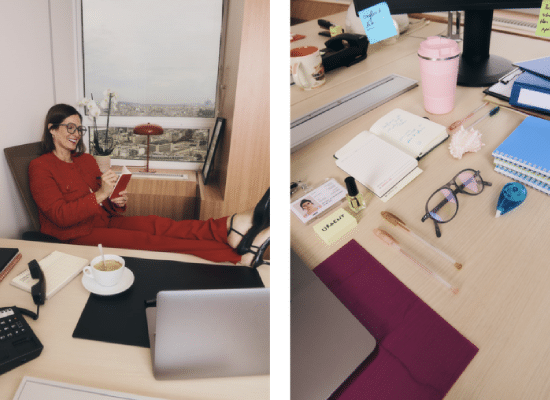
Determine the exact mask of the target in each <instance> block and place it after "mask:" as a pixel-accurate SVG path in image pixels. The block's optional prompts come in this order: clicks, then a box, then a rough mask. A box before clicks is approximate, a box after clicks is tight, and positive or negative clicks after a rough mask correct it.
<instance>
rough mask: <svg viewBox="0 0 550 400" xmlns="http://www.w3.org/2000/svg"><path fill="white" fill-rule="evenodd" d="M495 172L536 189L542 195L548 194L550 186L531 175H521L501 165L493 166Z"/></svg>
mask: <svg viewBox="0 0 550 400" xmlns="http://www.w3.org/2000/svg"><path fill="white" fill-rule="evenodd" d="M495 171H496V172H498V173H499V174H502V175H504V176H507V177H508V178H512V179H514V180H516V181H518V182H521V183H523V184H525V185H528V186H531V187H532V188H534V189H537V190H539V191H541V192H543V193H546V194H550V185H549V184H547V183H545V182H542V181H540V180H538V179H536V178H534V177H532V176H531V175H528V174H522V173H521V172H519V171H517V170H515V169H511V168H506V167H503V166H502V165H495Z"/></svg>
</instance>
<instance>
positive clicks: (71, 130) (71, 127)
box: [59, 122, 88, 136]
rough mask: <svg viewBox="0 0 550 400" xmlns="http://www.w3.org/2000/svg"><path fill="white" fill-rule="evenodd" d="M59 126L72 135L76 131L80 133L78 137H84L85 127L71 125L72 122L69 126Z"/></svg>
mask: <svg viewBox="0 0 550 400" xmlns="http://www.w3.org/2000/svg"><path fill="white" fill-rule="evenodd" d="M59 126H66V127H67V132H69V133H71V134H72V133H74V132H75V131H78V133H80V136H82V135H84V134H85V133H86V132H87V131H88V129H87V128H86V127H85V126H82V125H81V126H77V125H76V124H73V123H72V122H71V123H69V124H59Z"/></svg>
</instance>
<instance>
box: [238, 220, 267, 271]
mask: <svg viewBox="0 0 550 400" xmlns="http://www.w3.org/2000/svg"><path fill="white" fill-rule="evenodd" d="M235 215H236V214H233V215H232V216H231V220H230V222H229V232H228V234H229V233H231V232H235V233H236V234H237V235H239V236H242V237H243V238H244V236H245V235H243V234H242V233H241V232H239V231H238V230H236V229H235V228H233V218H234V217H235ZM270 239H271V238H270V237H269V238H267V240H266V241H265V242H263V243H262V244H261V246H255V245H253V244H251V245H250V247H249V248H248V250H247V251H246V253H252V254H254V258H253V259H252V263H251V264H250V266H251V267H252V268H258V267H259V266H260V265H263V264H266V265H270V264H269V261H265V260H264V253H265V251H266V250H267V248H268V247H269V243H270ZM252 249H255V251H254V250H252Z"/></svg>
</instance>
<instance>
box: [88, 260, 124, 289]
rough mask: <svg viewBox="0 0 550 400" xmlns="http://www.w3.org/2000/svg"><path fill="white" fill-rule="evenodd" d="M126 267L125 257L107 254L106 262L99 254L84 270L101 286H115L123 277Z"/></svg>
mask: <svg viewBox="0 0 550 400" xmlns="http://www.w3.org/2000/svg"><path fill="white" fill-rule="evenodd" d="M124 268H125V263H124V258H122V257H119V256H117V255H114V254H105V262H104V260H103V257H102V256H98V257H96V258H94V259H93V260H92V262H91V263H90V265H89V266H87V267H85V268H84V270H83V271H82V272H83V273H84V275H86V276H88V277H89V278H91V279H93V280H94V281H95V282H97V283H98V284H99V285H101V286H115V285H116V284H118V283H119V282H120V280H121V279H122V274H123V273H124Z"/></svg>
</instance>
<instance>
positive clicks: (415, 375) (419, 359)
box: [314, 240, 478, 400]
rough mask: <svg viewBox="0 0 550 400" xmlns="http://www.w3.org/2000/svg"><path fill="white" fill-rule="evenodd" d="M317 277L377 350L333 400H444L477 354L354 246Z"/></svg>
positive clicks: (321, 267) (321, 269)
mask: <svg viewBox="0 0 550 400" xmlns="http://www.w3.org/2000/svg"><path fill="white" fill-rule="evenodd" d="M314 272H315V273H316V274H317V276H318V277H319V278H320V279H321V280H322V281H323V282H324V283H325V284H326V285H327V286H328V287H329V289H330V290H331V291H332V292H333V293H334V295H335V296H336V297H338V298H339V299H340V301H341V302H342V303H343V304H344V305H345V306H346V307H347V308H348V309H349V310H350V311H351V312H352V314H354V315H355V317H356V318H357V319H358V320H359V321H360V322H361V323H362V324H363V325H364V326H365V327H366V328H367V329H368V331H369V332H370V333H371V334H372V335H373V336H374V337H375V338H376V342H377V344H378V352H377V353H375V354H373V355H371V357H369V359H367V361H366V362H365V363H363V364H362V365H361V366H360V367H359V368H358V369H357V370H356V371H355V372H354V373H353V374H352V375H351V376H350V377H349V378H348V379H347V380H346V382H345V383H344V384H343V385H341V386H340V387H339V388H338V390H337V391H336V392H335V393H334V394H333V395H332V396H331V397H330V398H331V399H339V400H351V399H376V400H390V399H391V400H393V399H407V400H412V399H419V400H420V399H421V400H436V399H442V398H444V397H445V395H446V394H447V392H448V391H449V390H450V389H451V387H452V385H453V384H454V383H455V382H456V380H457V379H458V378H459V376H460V374H462V372H463V371H464V370H465V369H466V367H467V366H468V364H469V363H470V361H471V360H472V359H473V358H474V356H475V355H476V353H477V351H478V348H477V347H476V346H474V345H473V344H472V343H471V342H470V341H469V340H468V339H466V338H465V337H464V336H462V335H461V334H460V332H458V331H457V330H456V329H454V328H453V327H452V326H451V325H449V324H448V323H447V322H446V321H445V320H444V319H443V318H442V317H441V316H439V315H438V314H437V313H436V312H435V311H433V310H432V309H431V308H430V307H429V306H428V305H427V304H426V303H424V302H423V301H422V300H421V299H420V298H419V297H417V296H416V295H415V294H414V293H413V292H412V291H411V290H410V289H409V288H407V287H406V286H405V285H404V284H403V283H401V282H400V281H399V280H398V279H397V278H396V277H395V276H393V275H392V273H391V272H389V271H388V270H387V269H386V268H385V267H384V266H383V265H382V264H380V263H379V262H378V261H377V260H376V259H375V258H374V257H373V256H372V255H371V254H370V253H369V252H368V251H366V250H365V249H364V248H363V247H361V246H360V245H359V244H358V243H357V242H356V241H354V240H352V241H350V242H349V243H347V244H346V245H344V246H343V247H342V248H341V249H339V250H338V251H337V252H336V253H334V254H333V255H332V256H330V257H329V258H327V259H326V260H325V261H323V262H322V263H321V264H319V266H317V267H316V268H315V269H314Z"/></svg>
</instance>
